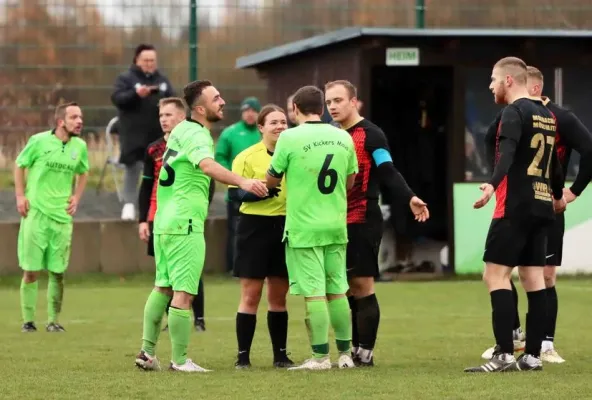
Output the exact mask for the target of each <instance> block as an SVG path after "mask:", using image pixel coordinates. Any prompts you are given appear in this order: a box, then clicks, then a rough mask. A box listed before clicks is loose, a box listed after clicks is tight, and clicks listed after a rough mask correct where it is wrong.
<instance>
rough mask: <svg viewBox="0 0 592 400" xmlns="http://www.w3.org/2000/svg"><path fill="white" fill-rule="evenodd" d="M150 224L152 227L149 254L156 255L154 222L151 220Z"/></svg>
mask: <svg viewBox="0 0 592 400" xmlns="http://www.w3.org/2000/svg"><path fill="white" fill-rule="evenodd" d="M148 226H149V227H150V237H149V238H148V255H149V256H150V257H154V222H153V221H149V222H148Z"/></svg>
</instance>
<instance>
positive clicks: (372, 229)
mask: <svg viewBox="0 0 592 400" xmlns="http://www.w3.org/2000/svg"><path fill="white" fill-rule="evenodd" d="M382 225H383V222H382V221H380V222H378V221H377V222H376V223H373V222H365V223H361V224H348V225H347V239H348V242H347V253H346V264H347V278H348V279H349V278H355V277H377V276H379V275H380V271H379V270H378V250H379V249H380V241H381V240H382Z"/></svg>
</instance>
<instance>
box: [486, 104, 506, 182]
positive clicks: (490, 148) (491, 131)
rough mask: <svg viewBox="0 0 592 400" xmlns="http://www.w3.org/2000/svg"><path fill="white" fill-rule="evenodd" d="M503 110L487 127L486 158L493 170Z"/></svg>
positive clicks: (490, 168)
mask: <svg viewBox="0 0 592 400" xmlns="http://www.w3.org/2000/svg"><path fill="white" fill-rule="evenodd" d="M502 112H503V110H502V111H500V112H499V113H498V114H497V115H496V117H495V119H494V120H493V122H491V124H489V126H488V127H487V132H486V133H485V158H486V159H487V165H488V166H489V170H490V171H493V168H494V167H495V140H496V138H497V130H498V128H499V124H500V121H501V120H502Z"/></svg>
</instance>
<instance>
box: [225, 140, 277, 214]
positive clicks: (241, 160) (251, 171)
mask: <svg viewBox="0 0 592 400" xmlns="http://www.w3.org/2000/svg"><path fill="white" fill-rule="evenodd" d="M272 155H273V153H271V152H269V151H268V150H267V147H265V144H263V142H259V143H257V144H255V145H253V146H251V147H248V148H247V149H245V150H243V151H242V152H241V153H239V154H238V155H237V156H236V158H235V159H234V161H233V162H232V172H234V173H235V174H237V175H240V176H242V177H245V178H247V179H259V180H262V181H265V174H266V173H267V170H268V169H269V164H270V163H271V156H272ZM278 189H280V192H279V194H278V196H277V197H272V198H270V199H265V200H261V201H254V202H244V203H242V204H241V207H240V212H241V213H243V214H249V215H264V216H278V215H286V185H285V178H284V179H282V182H281V183H280V186H278Z"/></svg>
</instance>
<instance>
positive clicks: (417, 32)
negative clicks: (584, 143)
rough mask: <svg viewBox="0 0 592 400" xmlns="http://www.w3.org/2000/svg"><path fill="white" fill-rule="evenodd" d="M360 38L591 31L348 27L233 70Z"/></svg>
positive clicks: (579, 34)
mask: <svg viewBox="0 0 592 400" xmlns="http://www.w3.org/2000/svg"><path fill="white" fill-rule="evenodd" d="M361 37H392V38H397V37H401V38H403V37H405V38H410V37H413V38H417V39H421V38H425V39H427V38H436V37H440V38H445V37H450V38H453V37H456V38H463V37H464V38H540V39H575V38H578V39H592V31H584V30H535V29H512V30H510V29H400V28H363V27H349V28H343V29H339V30H336V31H333V32H329V33H325V34H322V35H317V36H313V37H310V38H307V39H303V40H298V41H296V42H291V43H287V44H284V45H281V46H276V47H272V48H269V49H267V50H263V51H259V52H257V53H253V54H249V55H246V56H243V57H239V58H238V59H237V60H236V64H235V67H236V68H239V69H242V68H256V67H259V66H261V65H263V64H267V63H271V62H274V61H278V60H280V59H282V58H285V57H289V56H293V55H298V54H300V53H304V52H307V51H311V50H316V49H320V48H323V47H326V46H331V45H334V44H339V43H343V42H347V41H350V40H353V39H357V38H361Z"/></svg>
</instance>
